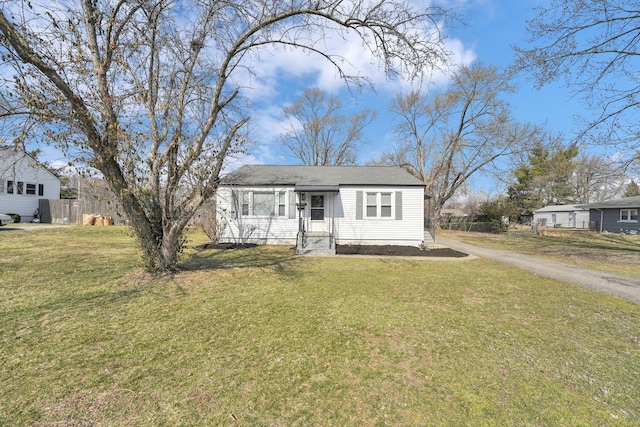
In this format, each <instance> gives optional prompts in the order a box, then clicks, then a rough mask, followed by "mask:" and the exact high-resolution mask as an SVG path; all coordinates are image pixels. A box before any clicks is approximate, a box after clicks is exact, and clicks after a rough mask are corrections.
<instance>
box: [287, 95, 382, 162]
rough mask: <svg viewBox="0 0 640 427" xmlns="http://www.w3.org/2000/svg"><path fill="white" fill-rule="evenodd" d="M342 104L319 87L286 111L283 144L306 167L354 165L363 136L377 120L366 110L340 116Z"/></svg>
mask: <svg viewBox="0 0 640 427" xmlns="http://www.w3.org/2000/svg"><path fill="white" fill-rule="evenodd" d="M341 109H342V102H341V101H340V100H339V99H338V98H337V97H335V96H334V95H327V94H326V93H325V92H324V91H322V90H321V89H318V88H309V89H305V91H304V94H303V95H302V96H300V97H298V98H297V99H296V102H295V103H293V104H291V105H288V106H286V107H285V108H284V110H283V113H284V115H285V118H286V119H287V122H288V123H287V124H286V125H285V132H284V133H283V134H282V135H281V140H282V144H283V145H284V146H285V147H286V148H287V149H288V150H289V151H290V152H291V153H292V154H293V155H294V156H295V157H296V158H297V159H298V160H300V161H301V162H302V164H304V165H314V166H324V165H353V164H355V163H356V160H357V158H358V149H359V148H360V146H361V145H363V144H364V143H366V139H365V135H364V133H363V130H364V128H366V127H367V126H368V125H369V124H371V122H372V121H373V120H374V119H375V117H376V115H377V113H376V112H375V111H372V110H369V109H366V108H365V109H364V110H362V111H360V112H358V113H353V114H352V115H350V116H345V115H342V114H341Z"/></svg>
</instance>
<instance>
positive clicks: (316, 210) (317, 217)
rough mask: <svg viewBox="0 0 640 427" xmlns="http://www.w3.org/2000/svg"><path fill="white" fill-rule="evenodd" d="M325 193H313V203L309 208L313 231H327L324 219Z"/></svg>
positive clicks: (311, 229) (310, 228)
mask: <svg viewBox="0 0 640 427" xmlns="http://www.w3.org/2000/svg"><path fill="white" fill-rule="evenodd" d="M324 208H325V204H324V194H312V195H311V205H310V208H309V210H310V211H309V216H310V218H311V224H310V227H309V230H310V231H312V232H324V231H327V228H326V226H325V221H324V216H325V215H324V214H325V212H324Z"/></svg>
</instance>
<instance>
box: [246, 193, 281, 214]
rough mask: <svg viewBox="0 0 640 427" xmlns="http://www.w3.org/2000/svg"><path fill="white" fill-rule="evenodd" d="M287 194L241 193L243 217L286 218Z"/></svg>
mask: <svg viewBox="0 0 640 427" xmlns="http://www.w3.org/2000/svg"><path fill="white" fill-rule="evenodd" d="M286 195H287V193H285V192H284V191H280V192H273V191H271V192H269V191H254V192H251V191H244V192H242V193H241V209H242V215H243V216H251V215H253V216H285V215H286V200H287V197H286Z"/></svg>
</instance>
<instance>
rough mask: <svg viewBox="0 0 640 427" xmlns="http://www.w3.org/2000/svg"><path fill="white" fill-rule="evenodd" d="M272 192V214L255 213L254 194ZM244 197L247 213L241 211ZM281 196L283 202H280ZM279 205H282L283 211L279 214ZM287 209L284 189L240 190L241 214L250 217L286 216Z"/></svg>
mask: <svg viewBox="0 0 640 427" xmlns="http://www.w3.org/2000/svg"><path fill="white" fill-rule="evenodd" d="M256 193H257V194H273V195H274V206H273V213H274V214H273V215H255V214H254V198H253V197H254V194H256ZM245 197H246V201H247V203H246V204H247V205H248V214H245V213H244V212H243V209H242V207H243V205H244V204H245V203H244V201H245ZM281 197H282V200H283V203H280V198H281ZM280 206H284V212H283V213H282V215H280ZM288 210H289V206H288V203H287V192H286V191H284V190H279V191H273V190H264V191H263V190H251V191H241V192H240V213H241V214H242V216H245V217H251V218H288V216H287V215H288Z"/></svg>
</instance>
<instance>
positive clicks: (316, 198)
mask: <svg viewBox="0 0 640 427" xmlns="http://www.w3.org/2000/svg"><path fill="white" fill-rule="evenodd" d="M311 220H312V221H323V220H324V196H323V195H312V196H311Z"/></svg>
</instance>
